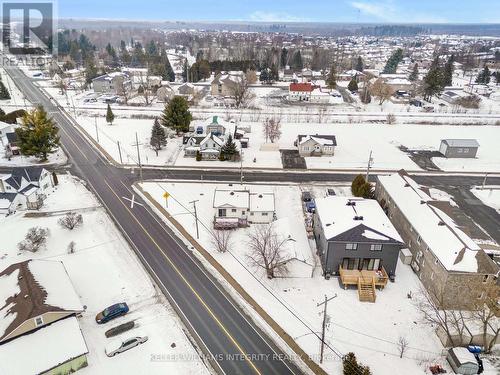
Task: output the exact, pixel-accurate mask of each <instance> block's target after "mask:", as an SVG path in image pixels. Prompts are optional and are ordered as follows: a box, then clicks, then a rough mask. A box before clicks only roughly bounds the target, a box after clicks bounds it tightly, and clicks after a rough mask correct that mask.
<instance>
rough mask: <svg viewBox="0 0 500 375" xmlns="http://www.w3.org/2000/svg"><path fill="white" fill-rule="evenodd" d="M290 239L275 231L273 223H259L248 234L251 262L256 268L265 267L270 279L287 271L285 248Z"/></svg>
mask: <svg viewBox="0 0 500 375" xmlns="http://www.w3.org/2000/svg"><path fill="white" fill-rule="evenodd" d="M286 241H288V239H282V238H280V236H279V235H278V234H277V233H276V232H275V229H274V226H273V224H272V223H271V224H267V225H258V226H255V227H254V228H253V230H252V231H251V232H250V233H249V234H248V245H249V247H250V251H249V253H248V254H247V258H248V260H249V262H250V263H251V264H252V265H253V266H254V267H256V268H263V269H264V270H265V271H266V275H267V278H268V279H273V278H275V277H276V276H283V275H285V274H286V273H287V266H286V261H287V259H286V258H285V254H284V250H285V243H286Z"/></svg>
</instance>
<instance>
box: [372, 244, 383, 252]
mask: <svg viewBox="0 0 500 375" xmlns="http://www.w3.org/2000/svg"><path fill="white" fill-rule="evenodd" d="M370 251H382V245H381V244H374V245H370Z"/></svg>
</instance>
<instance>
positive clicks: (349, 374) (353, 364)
mask: <svg viewBox="0 0 500 375" xmlns="http://www.w3.org/2000/svg"><path fill="white" fill-rule="evenodd" d="M342 367H343V375H371V374H372V373H371V371H370V368H369V367H368V366H363V365H362V364H360V363H358V360H357V358H356V355H355V354H354V353H352V352H350V353H347V354H346V355H345V356H344V357H343V358H342Z"/></svg>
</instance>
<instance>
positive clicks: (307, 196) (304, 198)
mask: <svg viewBox="0 0 500 375" xmlns="http://www.w3.org/2000/svg"><path fill="white" fill-rule="evenodd" d="M312 199H313V198H312V195H311V193H310V192H308V191H303V192H302V202H310V201H312Z"/></svg>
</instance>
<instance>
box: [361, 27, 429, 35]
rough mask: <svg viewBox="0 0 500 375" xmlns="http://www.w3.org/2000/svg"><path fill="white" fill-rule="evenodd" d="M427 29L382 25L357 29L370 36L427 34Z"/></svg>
mask: <svg viewBox="0 0 500 375" xmlns="http://www.w3.org/2000/svg"><path fill="white" fill-rule="evenodd" d="M427 31H428V30H427V29H426V28H424V27H420V26H404V25H381V26H370V27H362V28H360V29H358V30H357V33H359V34H361V35H370V36H415V35H419V34H425V33H426V32H427Z"/></svg>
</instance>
